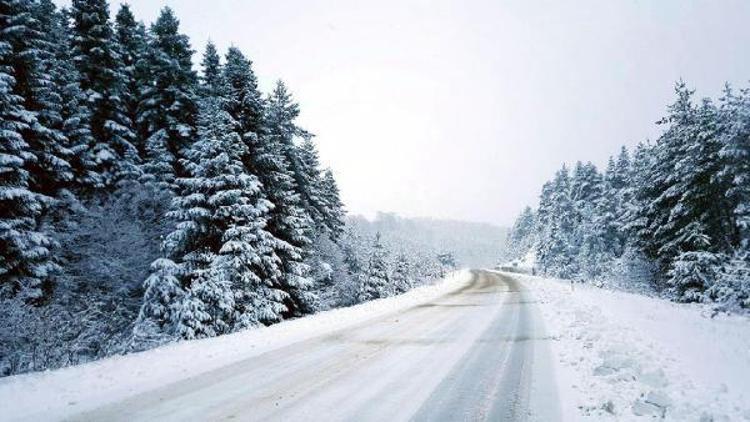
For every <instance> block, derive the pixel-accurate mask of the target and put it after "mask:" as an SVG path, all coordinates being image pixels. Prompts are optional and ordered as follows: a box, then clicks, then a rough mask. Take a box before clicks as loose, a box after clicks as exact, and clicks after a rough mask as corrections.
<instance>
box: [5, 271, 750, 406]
mask: <svg viewBox="0 0 750 422" xmlns="http://www.w3.org/2000/svg"><path fill="white" fill-rule="evenodd" d="M703 310H704V308H701V307H693V306H685V305H677V304H673V303H669V302H665V301H661V300H658V299H653V298H648V297H644V296H637V295H632V294H627V293H622V292H613V291H608V290H603V289H598V288H594V287H584V286H580V285H577V286H576V288H575V290H571V286H570V284H569V283H567V282H561V281H555V280H546V279H541V278H537V277H531V276H526V275H520V274H510V273H497V272H490V271H472V272H469V271H462V272H459V273H456V274H454V275H452V276H451V277H449V278H448V279H446V280H444V281H443V282H441V283H438V284H435V285H433V286H426V287H421V288H418V289H415V290H412V291H410V292H408V293H406V294H404V295H401V296H398V297H393V298H388V299H383V300H377V301H373V302H369V303H365V304H362V305H358V306H354V307H351V308H345V309H337V310H333V311H328V312H323V313H320V314H317V315H313V316H310V317H306V318H301V319H298V320H293V321H287V322H283V323H280V324H277V325H274V326H271V327H267V328H261V329H256V330H248V331H245V332H241V333H237V334H233V335H228V336H224V337H218V338H212V339H207V340H200V341H192V342H182V343H177V344H173V345H169V346H166V347H161V348H158V349H154V350H150V351H147V352H143V353H138V354H132V355H128V356H119V357H114V358H109V359H104V360H101V361H98V362H93V363H90V364H86V365H81V366H77V367H71V368H66V369H62V370H57V371H51V372H46V373H36V374H26V375H20V376H15V377H8V378H4V379H0V403H1V404H2V406H0V420H2V421H5V420H8V421H16V420H22V421H37V420H61V419H65V420H91V421H94V420H96V421H99V420H107V421H110V420H123V421H125V420H127V421H138V420H149V421H151V420H174V421H185V420H200V421H204V420H219V419H236V420H251V421H254V420H284V421H289V420H293V421H295V420H320V419H324V420H357V421H362V420H365V421H366V420H373V421H375V420H377V421H382V420H389V421H400V420H420V421H421V420H423V421H432V420H451V421H453V420H459V421H462V420H472V421H473V420H490V421H505V420H529V421H555V420H570V421H579V420H596V421H599V420H605V421H606V420H618V421H623V420H624V421H628V420H651V419H662V418H663V419H666V420H675V421H690V420H695V421H699V420H700V421H722V420H740V421H741V420H747V419H750V411H748V409H750V406H749V405H748V403H749V401H750V399H749V398H748V392H749V391H750V324H749V322H750V321H748V320H747V319H746V318H741V317H726V316H724V317H716V318H713V319H712V318H709V317H708V316H706V315H704V312H703Z"/></svg>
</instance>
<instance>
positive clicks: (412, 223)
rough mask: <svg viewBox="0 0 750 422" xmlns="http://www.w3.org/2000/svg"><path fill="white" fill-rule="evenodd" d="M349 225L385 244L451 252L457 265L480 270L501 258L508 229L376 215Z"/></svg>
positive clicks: (457, 222)
mask: <svg viewBox="0 0 750 422" xmlns="http://www.w3.org/2000/svg"><path fill="white" fill-rule="evenodd" d="M349 223H350V224H352V225H354V226H357V227H359V228H360V230H362V231H365V232H370V233H373V234H374V233H375V232H378V231H379V232H380V233H381V235H382V236H383V238H384V239H386V240H387V241H389V242H392V243H396V244H402V245H408V246H414V247H419V248H421V249H431V250H432V251H434V252H435V253H440V252H452V253H453V254H454V256H455V257H456V260H457V261H458V264H459V265H460V266H466V267H472V268H482V267H490V266H493V265H495V263H496V261H497V257H498V256H501V255H502V252H503V248H504V247H505V238H506V236H507V233H508V229H507V228H504V227H498V226H494V225H492V224H486V223H472V222H466V221H455V220H439V219H433V218H422V217H420V218H406V217H401V216H398V215H396V214H394V213H378V214H377V216H376V217H375V219H374V220H368V219H366V218H365V217H362V216H350V217H349Z"/></svg>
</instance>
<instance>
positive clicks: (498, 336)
mask: <svg viewBox="0 0 750 422" xmlns="http://www.w3.org/2000/svg"><path fill="white" fill-rule="evenodd" d="M547 340H548V338H547V337H546V336H545V334H544V330H543V327H542V325H541V322H540V319H539V314H538V312H537V309H536V304H535V302H534V300H533V297H532V296H531V295H530V294H529V293H528V292H527V291H526V290H525V289H524V287H523V285H522V284H521V282H520V281H518V280H516V279H515V278H514V277H513V276H512V275H509V274H498V273H493V272H487V271H473V276H472V279H471V281H470V282H469V283H468V284H466V285H465V286H463V287H461V288H460V289H458V290H456V291H453V292H451V293H448V294H446V295H444V296H441V297H439V298H437V299H434V300H432V301H430V302H426V303H423V304H420V305H418V306H414V307H411V308H408V309H405V310H402V311H399V312H397V313H393V314H390V315H388V316H384V317H379V318H375V319H372V320H369V321H366V322H364V323H361V324H357V325H355V326H352V327H348V328H346V329H343V330H340V331H334V332H331V333H329V334H326V335H323V336H320V337H316V338H313V339H310V340H306V341H303V342H299V343H296V344H292V345H290V346H287V347H284V348H281V349H277V350H273V351H270V352H267V353H265V354H262V355H260V356H256V357H253V358H250V359H247V360H245V361H240V362H237V363H235V364H232V365H229V366H225V367H223V368H220V369H217V370H213V371H210V372H206V373H204V374H201V375H198V376H195V377H192V378H188V379H186V380H183V381H180V382H177V383H174V384H169V385H166V386H164V387H162V388H159V389H157V390H154V391H150V392H148V393H144V394H141V395H137V396H134V397H131V398H129V399H126V400H124V401H121V402H117V403H113V404H111V405H108V406H105V407H102V408H98V409H94V410H93V411H90V412H86V413H83V414H80V415H77V416H75V417H73V418H72V420H75V421H101V420H107V421H117V420H122V421H137V420H144V421H146V420H148V421H151V420H174V421H188V420H196V421H208V420H224V419H227V420H229V419H232V420H247V421H256V420H257V421H261V420H280V421H281V420H283V421H295V420H300V421H302V420H304V421H309V420H326V421H332V420H334V421H335V420H349V421H370V420H371V421H383V420H387V421H390V422H392V421H400V420H417V421H436V420H449V421H479V420H488V421H506V420H507V421H513V420H521V421H525V420H544V421H554V420H558V419H559V414H560V413H559V403H558V400H557V395H556V391H555V387H554V386H555V382H554V371H553V369H552V365H551V360H550V357H549V353H548V351H547V348H548V345H547Z"/></svg>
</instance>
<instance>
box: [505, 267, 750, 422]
mask: <svg viewBox="0 0 750 422" xmlns="http://www.w3.org/2000/svg"><path fill="white" fill-rule="evenodd" d="M516 276H517V277H518V278H519V279H521V280H522V281H523V282H524V284H525V286H526V287H527V288H529V289H530V290H531V292H532V293H533V294H534V295H535V297H536V300H537V301H538V302H539V308H540V311H541V312H542V315H543V318H544V321H545V325H546V329H547V331H548V333H549V334H550V335H551V336H552V337H553V338H554V340H555V341H552V342H551V346H552V349H553V354H554V355H555V357H556V359H557V362H556V364H557V368H556V373H557V378H558V388H559V390H560V396H561V401H562V402H563V403H562V405H563V408H564V413H565V415H566V416H567V417H566V420H568V419H569V420H596V421H599V420H641V419H650V418H662V417H664V419H666V420H674V421H725V420H731V421H742V420H750V319H748V318H747V317H740V316H726V315H719V316H716V317H714V318H711V317H710V315H711V313H710V312H709V310H708V309H707V308H705V307H702V306H697V305H696V306H692V305H684V304H676V303H672V302H667V301H664V300H661V299H656V298H650V297H646V296H641V295H636V294H630V293H624V292H619V291H611V290H605V289H600V288H597V287H593V286H584V285H580V284H576V285H575V287H574V288H573V287H572V286H571V284H570V283H569V282H567V281H556V280H548V279H542V278H538V277H532V276H528V275H516Z"/></svg>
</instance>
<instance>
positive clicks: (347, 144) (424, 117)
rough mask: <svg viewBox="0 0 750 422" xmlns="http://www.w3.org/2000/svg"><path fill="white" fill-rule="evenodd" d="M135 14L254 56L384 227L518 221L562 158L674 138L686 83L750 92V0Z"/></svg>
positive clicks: (353, 202)
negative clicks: (284, 88) (679, 90)
mask: <svg viewBox="0 0 750 422" xmlns="http://www.w3.org/2000/svg"><path fill="white" fill-rule="evenodd" d="M60 3H67V2H66V1H63V0H60ZM129 3H130V4H131V6H132V8H133V10H134V12H135V13H136V15H137V17H138V18H139V19H143V20H145V21H146V22H151V21H153V19H154V18H155V17H156V16H157V14H158V11H159V9H160V8H161V7H163V6H165V5H169V6H170V7H172V8H173V9H174V10H175V12H176V14H177V16H178V17H179V18H180V20H181V22H182V29H183V32H185V33H187V34H188V35H189V36H190V38H191V40H192V43H193V47H194V48H195V49H196V50H198V51H199V53H202V50H203V46H204V45H205V41H206V40H207V39H208V38H211V39H212V40H213V41H214V42H215V43H216V44H217V45H218V46H219V48H221V49H225V48H226V47H228V46H230V45H236V46H238V47H240V48H241V49H242V50H243V51H244V52H245V54H247V55H248V56H249V57H250V58H251V59H252V60H253V61H254V63H255V64H254V66H255V71H256V73H257V74H258V76H259V78H260V80H261V86H262V87H263V88H264V89H265V90H266V91H267V90H269V89H270V88H271V87H272V84H273V82H274V81H275V79H277V78H281V79H284V80H285V81H286V82H287V84H288V85H289V86H290V88H291V89H292V91H293V92H294V94H295V96H296V99H297V100H298V101H299V102H300V104H301V107H302V118H301V122H302V123H303V126H304V127H305V128H307V129H308V130H310V131H312V132H314V133H316V134H317V135H318V137H317V140H318V144H319V147H320V151H321V155H322V159H323V161H324V163H325V164H326V165H329V166H331V167H332V168H333V170H334V173H335V174H336V176H337V179H338V181H339V184H340V187H341V189H342V194H343V199H344V201H345V203H346V204H347V207H348V209H349V211H350V212H354V213H364V214H368V215H371V214H372V213H374V212H375V211H378V210H382V211H395V212H398V213H400V214H403V215H407V216H432V217H441V218H454V219H463V220H473V221H485V222H493V223H499V224H505V225H508V224H511V223H512V221H513V219H514V218H515V216H516V214H517V213H518V212H519V211H520V210H521V208H522V207H523V206H525V205H526V204H534V203H536V198H537V195H538V193H539V189H540V188H541V184H542V183H543V182H544V181H545V180H547V179H548V178H550V177H551V176H552V175H553V173H554V172H555V170H556V169H557V168H559V166H560V165H561V163H562V162H574V161H576V160H579V159H580V160H583V161H587V160H591V161H594V162H595V163H597V164H600V165H603V164H604V163H605V162H606V158H607V156H608V155H610V154H614V153H616V152H617V151H618V149H619V146H620V145H622V144H626V145H628V146H632V145H635V144H636V143H637V142H638V141H640V140H644V139H646V138H648V137H651V138H653V137H654V136H655V135H656V134H658V129H657V128H656V126H655V125H654V123H653V122H655V121H656V120H658V119H659V118H660V117H661V116H662V115H663V113H664V110H665V107H666V105H667V104H668V103H669V102H671V101H672V93H673V91H672V88H673V83H674V81H675V80H677V79H678V78H680V77H682V78H684V79H685V80H686V81H687V82H688V83H689V84H690V85H691V86H693V87H697V88H699V89H698V94H699V95H701V96H703V95H709V96H718V94H719V93H720V90H721V87H722V85H723V83H724V81H730V82H732V83H733V84H734V85H744V84H745V81H746V80H748V79H750V55H749V54H748V50H747V48H748V45H750V23H748V22H750V1H746V0H703V1H689V0H658V1H657V0H653V1H645V0H640V1H636V0H607V1H601V0H586V1H576V2H573V1H564V0H542V1H529V0H514V1H499V0H495V1H491V0H486V1H483V0H455V1H449V0H437V1H426V0H421V1H420V0H417V1H403V0H378V1H351V0H347V1H332V0H331V1H327V0H295V1H292V0H278V1H276V0H211V1H205V0H131V1H130V2H129ZM118 4H119V3H118V2H117V1H113V8H116V7H117V5H118ZM199 60H200V57H199V56H196V62H198V61H199Z"/></svg>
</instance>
